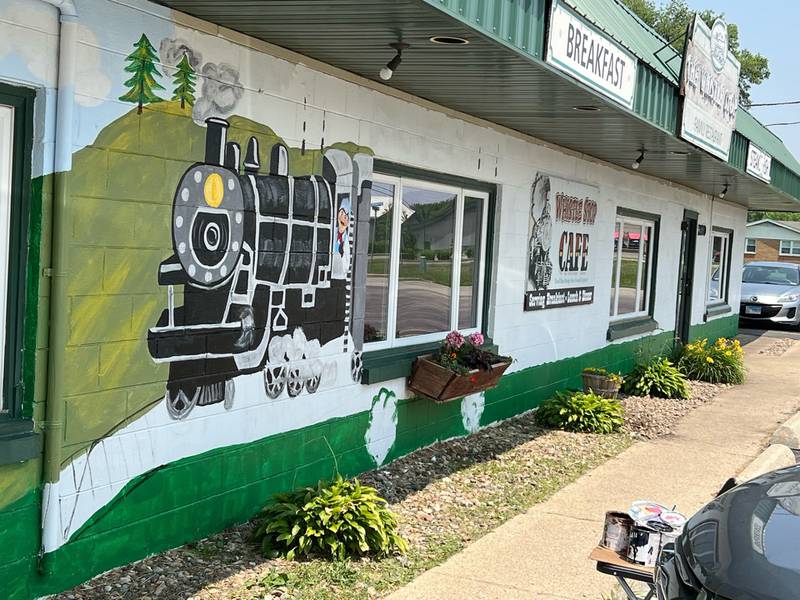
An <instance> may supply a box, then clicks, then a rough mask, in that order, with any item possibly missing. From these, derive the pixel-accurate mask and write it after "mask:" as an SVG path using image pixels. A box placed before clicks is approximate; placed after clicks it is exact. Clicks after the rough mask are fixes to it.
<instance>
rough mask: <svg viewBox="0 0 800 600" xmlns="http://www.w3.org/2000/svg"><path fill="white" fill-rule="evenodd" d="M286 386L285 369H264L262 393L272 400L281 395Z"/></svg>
mask: <svg viewBox="0 0 800 600" xmlns="http://www.w3.org/2000/svg"><path fill="white" fill-rule="evenodd" d="M285 384H286V367H267V368H266V369H264V391H265V392H266V393H267V396H269V397H270V398H272V399H273V400H274V399H275V398H277V397H278V396H280V395H281V392H282V391H283V386H284V385H285Z"/></svg>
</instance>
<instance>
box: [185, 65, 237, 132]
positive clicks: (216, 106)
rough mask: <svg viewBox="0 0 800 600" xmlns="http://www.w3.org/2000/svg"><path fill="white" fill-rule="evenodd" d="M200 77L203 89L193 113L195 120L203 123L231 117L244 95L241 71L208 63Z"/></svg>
mask: <svg viewBox="0 0 800 600" xmlns="http://www.w3.org/2000/svg"><path fill="white" fill-rule="evenodd" d="M200 77H201V79H202V80H203V87H202V90H201V97H200V98H199V99H198V100H197V103H196V104H195V105H194V110H193V112H192V117H193V118H194V120H195V121H196V122H198V123H202V122H204V121H205V120H206V119H208V118H209V117H226V116H228V115H230V114H231V113H232V112H233V109H234V108H236V105H237V103H238V102H239V100H240V99H241V97H242V95H244V88H243V87H242V84H241V83H240V82H239V69H237V68H236V67H234V66H233V65H229V64H227V63H219V64H216V63H211V62H208V63H206V64H204V65H203V68H202V69H201V70H200Z"/></svg>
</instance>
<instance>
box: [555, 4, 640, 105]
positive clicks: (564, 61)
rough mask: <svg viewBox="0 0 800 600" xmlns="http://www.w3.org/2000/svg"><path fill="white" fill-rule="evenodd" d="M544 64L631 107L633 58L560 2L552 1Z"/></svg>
mask: <svg viewBox="0 0 800 600" xmlns="http://www.w3.org/2000/svg"><path fill="white" fill-rule="evenodd" d="M546 60H547V62H548V63H550V64H551V65H553V66H554V67H556V68H558V69H559V70H561V71H564V72H566V73H567V74H569V75H570V76H572V77H574V78H575V79H577V80H578V81H581V82H583V83H585V84H586V85H588V86H590V87H592V88H594V89H596V90H597V91H599V92H601V93H603V94H604V95H606V96H608V97H609V98H611V99H613V100H616V101H617V102H619V103H620V104H622V105H623V106H625V107H627V108H633V92H634V90H635V89H636V65H637V61H636V57H635V56H634V55H633V54H631V53H630V52H628V51H627V50H626V49H625V48H623V47H622V46H620V45H619V44H618V43H617V42H615V41H614V40H612V39H611V38H609V37H607V36H605V35H603V34H602V33H601V32H600V30H598V29H597V28H595V27H594V26H592V25H590V24H589V23H587V22H586V21H584V20H583V19H581V18H580V17H579V16H578V15H577V14H575V13H574V12H573V11H572V10H570V9H569V8H567V7H566V6H564V5H563V4H562V3H561V2H560V1H558V0H556V1H554V2H553V8H552V11H551V13H550V30H549V34H548V38H547V57H546Z"/></svg>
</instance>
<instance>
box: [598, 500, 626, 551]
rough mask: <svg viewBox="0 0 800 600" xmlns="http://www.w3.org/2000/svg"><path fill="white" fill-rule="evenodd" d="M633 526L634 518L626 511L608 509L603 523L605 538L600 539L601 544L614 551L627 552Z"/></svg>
mask: <svg viewBox="0 0 800 600" xmlns="http://www.w3.org/2000/svg"><path fill="white" fill-rule="evenodd" d="M631 527H633V519H631V518H630V517H629V516H628V515H627V514H626V513H624V512H618V511H613V510H610V511H608V512H607V513H606V520H605V524H604V525H603V539H602V540H601V541H600V545H601V546H604V547H606V548H608V549H609V550H613V551H614V552H622V553H624V552H627V550H628V538H629V537H630V534H631Z"/></svg>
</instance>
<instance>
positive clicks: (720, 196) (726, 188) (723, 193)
mask: <svg viewBox="0 0 800 600" xmlns="http://www.w3.org/2000/svg"><path fill="white" fill-rule="evenodd" d="M727 193H728V184H727V183H726V184H725V187H723V188H722V191H721V192H720V193H719V198H720V200H722V199H723V198H725V194H727Z"/></svg>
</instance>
